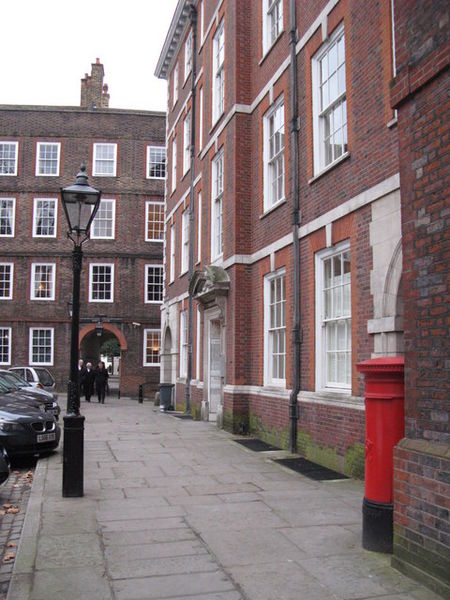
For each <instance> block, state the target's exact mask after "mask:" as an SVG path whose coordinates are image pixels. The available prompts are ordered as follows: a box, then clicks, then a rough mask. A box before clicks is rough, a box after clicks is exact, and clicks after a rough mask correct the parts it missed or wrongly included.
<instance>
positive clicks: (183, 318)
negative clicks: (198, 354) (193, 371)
mask: <svg viewBox="0 0 450 600" xmlns="http://www.w3.org/2000/svg"><path fill="white" fill-rule="evenodd" d="M188 344H189V341H188V311H187V310H182V311H180V371H179V374H180V378H181V379H185V378H186V377H187V366H188V365H187V363H188Z"/></svg>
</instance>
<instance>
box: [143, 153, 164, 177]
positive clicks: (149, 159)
mask: <svg viewBox="0 0 450 600" xmlns="http://www.w3.org/2000/svg"><path fill="white" fill-rule="evenodd" d="M155 150H158V151H162V154H163V158H164V160H163V161H162V162H159V163H158V162H154V163H152V161H151V154H152V151H155ZM152 164H153V165H154V168H156V169H158V165H163V167H162V168H161V166H159V168H160V169H161V170H164V175H163V176H162V177H161V176H157V175H152V174H151V171H152ZM166 165H167V156H166V147H165V146H150V145H149V146H147V179H160V180H162V181H164V180H165V178H166V172H167V171H166Z"/></svg>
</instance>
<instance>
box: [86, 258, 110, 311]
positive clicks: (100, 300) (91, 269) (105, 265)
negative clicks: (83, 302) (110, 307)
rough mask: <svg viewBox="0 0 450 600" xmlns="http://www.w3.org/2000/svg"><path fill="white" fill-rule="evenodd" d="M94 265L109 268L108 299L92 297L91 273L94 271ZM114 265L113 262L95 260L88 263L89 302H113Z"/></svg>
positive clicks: (92, 282)
mask: <svg viewBox="0 0 450 600" xmlns="http://www.w3.org/2000/svg"><path fill="white" fill-rule="evenodd" d="M95 267H109V268H110V273H111V277H110V279H111V281H110V292H111V293H110V298H108V299H104V298H103V299H99V298H94V297H93V291H94V288H93V284H94V281H93V273H94V268H95ZM114 267H115V265H114V263H97V262H92V263H89V302H93V303H95V302H99V303H102V304H112V303H113V302H114V276H115V273H114V271H115V269H114Z"/></svg>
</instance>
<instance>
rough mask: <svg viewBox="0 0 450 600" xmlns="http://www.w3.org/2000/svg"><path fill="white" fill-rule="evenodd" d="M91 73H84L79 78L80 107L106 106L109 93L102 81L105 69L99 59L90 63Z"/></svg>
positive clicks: (107, 105)
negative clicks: (82, 76) (81, 77)
mask: <svg viewBox="0 0 450 600" xmlns="http://www.w3.org/2000/svg"><path fill="white" fill-rule="evenodd" d="M91 67H92V68H91V74H90V75H88V74H87V73H86V74H85V76H84V78H83V79H82V80H81V100H80V106H81V108H88V109H93V108H108V107H109V93H108V86H107V84H106V83H105V84H104V83H103V77H104V75H105V71H104V69H103V65H102V63H101V62H100V59H99V58H97V59H95V63H92V65H91Z"/></svg>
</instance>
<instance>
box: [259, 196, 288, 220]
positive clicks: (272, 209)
mask: <svg viewBox="0 0 450 600" xmlns="http://www.w3.org/2000/svg"><path fill="white" fill-rule="evenodd" d="M286 202H287V200H286V198H282V199H281V200H278V202H276V203H275V204H273V205H272V206H271V207H270V208H268V209H267V210H265V211H264V212H263V214H262V215H260V216H259V218H260V219H264V217H267V215H270V214H271V213H273V211H274V210H276V209H277V208H278V207H279V206H283V204H286Z"/></svg>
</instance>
